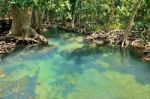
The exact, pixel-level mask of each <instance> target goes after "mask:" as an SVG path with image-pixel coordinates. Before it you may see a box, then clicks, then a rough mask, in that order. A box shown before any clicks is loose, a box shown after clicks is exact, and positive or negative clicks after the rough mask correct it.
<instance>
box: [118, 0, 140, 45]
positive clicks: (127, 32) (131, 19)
mask: <svg viewBox="0 0 150 99" xmlns="http://www.w3.org/2000/svg"><path fill="white" fill-rule="evenodd" d="M141 1H142V0H138V1H137V3H136V4H135V6H134V8H133V11H132V14H131V17H130V20H129V23H128V26H127V28H126V30H125V33H124V36H123V41H122V45H121V46H122V47H127V46H128V35H129V33H130V31H131V29H132V26H133V22H134V18H135V15H136V13H137V10H138V7H139V5H140V3H141Z"/></svg>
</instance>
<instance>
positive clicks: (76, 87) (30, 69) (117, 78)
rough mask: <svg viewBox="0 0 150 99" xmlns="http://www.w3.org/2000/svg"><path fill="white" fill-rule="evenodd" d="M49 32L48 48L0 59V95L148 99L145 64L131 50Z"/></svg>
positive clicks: (149, 74) (149, 72) (14, 98)
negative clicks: (88, 42)
mask: <svg viewBox="0 0 150 99" xmlns="http://www.w3.org/2000/svg"><path fill="white" fill-rule="evenodd" d="M54 33H55V34H56V35H53V34H54ZM49 35H50V38H49V44H50V46H48V47H44V48H30V49H23V50H21V51H16V52H15V53H13V54H11V55H8V56H7V57H6V58H5V59H4V60H3V61H2V62H1V63H0V99H150V63H146V62H144V61H141V60H140V59H139V58H138V56H137V54H136V53H134V52H133V51H131V50H125V51H122V50H120V49H118V48H109V47H100V46H96V45H94V44H92V45H89V44H84V42H83V38H82V36H77V35H74V34H69V33H63V32H61V31H58V30H56V31H51V32H49Z"/></svg>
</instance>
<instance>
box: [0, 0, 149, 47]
mask: <svg viewBox="0 0 150 99" xmlns="http://www.w3.org/2000/svg"><path fill="white" fill-rule="evenodd" d="M0 17H1V18H6V17H7V18H11V19H12V27H11V30H10V34H11V35H12V36H13V37H14V36H15V37H17V39H18V37H19V39H20V38H21V39H22V40H23V41H24V40H26V41H32V42H35V43H39V44H46V43H47V40H46V38H45V37H44V36H42V35H41V34H40V33H41V31H42V28H43V26H44V25H43V24H45V23H46V25H47V26H49V27H50V26H52V25H56V24H57V25H60V24H61V26H62V27H66V28H67V29H70V28H71V29H77V30H81V31H80V32H90V33H93V32H101V31H105V32H108V31H111V30H125V31H124V33H123V35H122V37H123V38H122V39H121V42H122V43H121V44H120V46H122V47H126V46H128V37H129V35H130V33H131V31H142V32H137V36H139V35H141V34H140V33H144V34H142V36H140V39H142V42H144V44H148V42H149V34H150V33H149V30H150V1H149V0H1V1H0ZM15 39H16V38H15ZM148 45H149V44H148Z"/></svg>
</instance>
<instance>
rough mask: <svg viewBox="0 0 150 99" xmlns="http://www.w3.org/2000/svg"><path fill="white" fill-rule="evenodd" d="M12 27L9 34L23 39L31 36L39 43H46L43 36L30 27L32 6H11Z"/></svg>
mask: <svg viewBox="0 0 150 99" xmlns="http://www.w3.org/2000/svg"><path fill="white" fill-rule="evenodd" d="M11 12H12V18H13V21H12V28H11V35H12V36H17V37H18V36H19V37H21V38H23V39H27V38H32V39H35V40H37V41H38V42H39V43H40V44H46V43H47V40H46V38H45V37H44V36H42V35H39V34H38V33H37V32H36V30H35V29H34V28H32V27H31V19H32V8H30V7H28V8H19V7H17V6H16V5H13V6H12V11H11Z"/></svg>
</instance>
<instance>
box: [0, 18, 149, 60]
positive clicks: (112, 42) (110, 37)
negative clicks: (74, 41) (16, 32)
mask: <svg viewBox="0 0 150 99" xmlns="http://www.w3.org/2000/svg"><path fill="white" fill-rule="evenodd" d="M11 21H12V20H10V22H9V21H6V22H9V26H10V23H11ZM7 28H10V27H8V26H7ZM51 28H58V29H60V30H63V31H67V32H73V33H80V34H83V35H84V36H85V38H84V41H85V42H89V43H96V44H99V45H107V46H118V47H121V43H122V40H123V34H124V32H125V31H124V30H111V31H109V32H104V31H98V32H92V31H89V30H88V29H87V28H86V27H85V26H80V25H78V26H76V27H71V25H70V24H69V23H65V24H64V23H59V22H58V23H50V22H47V23H45V24H43V26H42V28H41V29H40V30H41V32H43V33H44V32H46V31H49V30H50V29H51ZM5 29H6V28H5ZM1 30H3V29H1ZM7 33H8V31H7V32H3V33H0V34H1V37H0V55H2V54H6V53H10V52H12V51H13V50H14V49H15V48H16V47H17V46H18V45H29V44H32V45H37V43H38V41H36V40H32V39H26V40H25V39H22V38H16V37H9V36H8V34H7ZM3 34H4V35H3ZM144 40H145V41H144ZM128 43H129V47H130V46H131V47H134V48H136V49H139V50H140V53H142V54H143V56H142V58H143V59H144V60H146V61H150V34H149V33H148V32H147V31H132V32H131V33H130V34H129V37H128Z"/></svg>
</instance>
